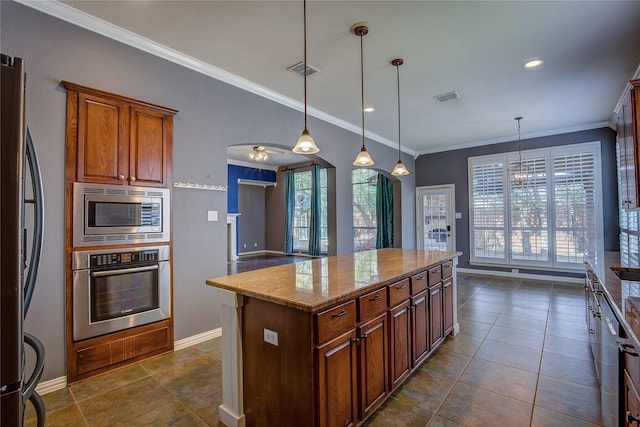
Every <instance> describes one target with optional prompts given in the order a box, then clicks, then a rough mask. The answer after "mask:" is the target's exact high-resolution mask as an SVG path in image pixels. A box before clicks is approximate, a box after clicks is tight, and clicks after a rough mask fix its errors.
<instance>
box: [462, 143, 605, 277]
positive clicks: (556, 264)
mask: <svg viewBox="0 0 640 427" xmlns="http://www.w3.org/2000/svg"><path fill="white" fill-rule="evenodd" d="M522 156H523V158H522V162H523V163H524V164H525V165H526V166H528V168H529V174H528V177H527V179H526V181H525V182H524V183H523V184H517V183H512V182H510V181H509V179H508V168H509V167H510V166H512V165H513V164H514V163H515V162H517V161H518V153H517V152H516V153H505V154H499V155H491V156H482V157H472V158H469V190H470V191H469V193H470V201H469V202H470V203H469V207H470V211H471V212H470V228H471V230H470V231H471V233H470V234H471V239H470V253H471V262H472V263H473V262H475V263H482V264H503V265H505V264H506V265H518V266H523V267H544V268H551V269H554V268H557V269H576V270H577V269H582V268H583V254H584V253H585V252H586V251H590V252H596V251H598V252H602V250H603V249H602V248H603V245H604V244H603V230H602V220H601V218H602V206H601V204H600V200H601V194H600V192H601V189H600V188H601V184H600V182H601V181H600V144H599V143H597V142H596V143H586V144H575V145H567V146H562V147H554V148H548V149H540V150H530V151H524V152H523V153H522Z"/></svg>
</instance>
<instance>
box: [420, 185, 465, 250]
mask: <svg viewBox="0 0 640 427" xmlns="http://www.w3.org/2000/svg"><path fill="white" fill-rule="evenodd" d="M454 196H455V187H454V185H453V184H450V185H441V186H434V187H418V188H417V189H416V198H417V200H416V211H417V212H416V222H417V233H418V235H417V238H416V242H417V243H418V249H425V250H431V251H454V250H455V247H456V244H455V242H456V239H455V228H454V226H455V220H454V217H455V206H454V205H455V199H454Z"/></svg>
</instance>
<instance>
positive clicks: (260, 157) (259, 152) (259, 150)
mask: <svg viewBox="0 0 640 427" xmlns="http://www.w3.org/2000/svg"><path fill="white" fill-rule="evenodd" d="M249 158H250V159H251V160H253V161H254V162H265V161H267V160H269V153H268V152H267V149H266V148H264V147H263V146H261V145H257V146H255V147H253V148H252V149H251V152H250V153H249Z"/></svg>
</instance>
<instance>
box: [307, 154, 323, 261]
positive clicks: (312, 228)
mask: <svg viewBox="0 0 640 427" xmlns="http://www.w3.org/2000/svg"><path fill="white" fill-rule="evenodd" d="M320 203H321V201H320V166H319V165H313V166H312V167H311V218H310V221H309V255H312V256H318V255H320V254H321V249H320V240H321V230H322V224H321V219H320V218H321V217H320Z"/></svg>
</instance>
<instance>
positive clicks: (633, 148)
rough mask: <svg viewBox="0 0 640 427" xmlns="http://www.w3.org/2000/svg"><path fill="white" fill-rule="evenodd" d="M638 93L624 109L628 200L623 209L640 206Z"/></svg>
mask: <svg viewBox="0 0 640 427" xmlns="http://www.w3.org/2000/svg"><path fill="white" fill-rule="evenodd" d="M635 94H636V91H635V90H632V92H631V100H630V102H629V103H625V104H624V107H623V115H624V118H623V126H624V146H625V159H626V160H625V166H626V167H625V169H626V185H625V186H626V190H627V193H626V194H627V200H626V202H628V203H626V204H625V205H624V206H623V207H626V208H635V207H637V206H638V193H637V192H638V188H637V186H638V181H637V179H638V163H637V161H638V159H637V155H638V151H637V148H638V145H637V142H636V139H635V137H636V135H635V132H634V130H635V129H634V114H633V113H634V110H637V108H635V105H634V104H635V103H636V102H637V101H638V100H637V99H636V96H635Z"/></svg>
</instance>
